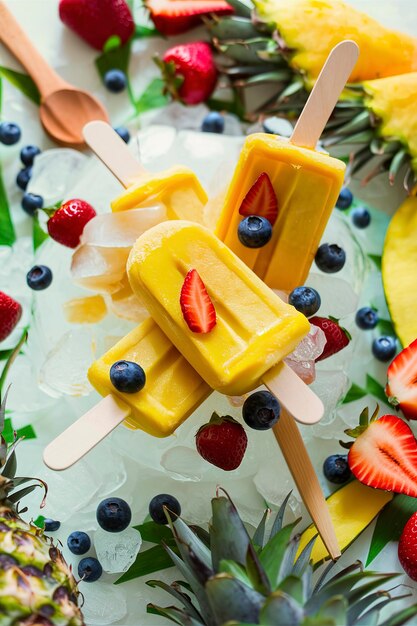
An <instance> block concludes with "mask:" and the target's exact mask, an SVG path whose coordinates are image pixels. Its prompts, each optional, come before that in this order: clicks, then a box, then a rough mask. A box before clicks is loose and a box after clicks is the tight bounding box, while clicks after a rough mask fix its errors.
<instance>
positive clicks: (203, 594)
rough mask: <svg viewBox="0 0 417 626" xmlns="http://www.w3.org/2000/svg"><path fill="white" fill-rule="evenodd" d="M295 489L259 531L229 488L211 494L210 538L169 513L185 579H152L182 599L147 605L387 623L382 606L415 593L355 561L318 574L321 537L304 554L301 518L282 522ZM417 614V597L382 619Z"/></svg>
mask: <svg viewBox="0 0 417 626" xmlns="http://www.w3.org/2000/svg"><path fill="white" fill-rule="evenodd" d="M289 495H290V494H289ZM289 495H288V497H287V498H286V499H285V501H284V502H283V504H282V506H281V508H280V510H279V511H278V513H277V514H276V516H275V519H274V521H273V523H272V526H271V530H270V531H269V532H267V528H268V527H269V526H270V524H268V519H269V517H270V512H269V511H266V512H265V513H264V515H263V517H262V519H261V521H260V523H259V525H258V527H257V529H256V530H255V532H254V533H253V535H252V536H250V534H249V532H248V530H247V528H246V526H245V525H244V523H243V521H242V520H241V518H240V516H239V514H238V511H237V509H236V507H235V506H234V504H233V502H232V500H231V499H230V497H229V496H228V495H227V494H226V493H225V494H224V495H217V496H216V497H215V498H214V499H213V500H212V519H211V522H210V524H209V541H207V538H206V537H205V536H204V535H203V537H204V539H205V540H204V541H203V540H202V539H201V538H200V537H199V536H198V535H197V533H196V532H195V530H193V529H192V528H191V527H189V526H188V525H187V524H186V523H185V522H184V521H183V520H182V519H181V518H177V519H175V520H172V519H170V522H169V526H170V528H171V531H172V535H173V538H174V541H175V545H174V544H171V545H168V543H167V544H165V549H166V551H167V553H168V555H169V556H170V557H171V559H172V561H173V563H174V565H176V566H177V568H178V569H179V571H180V573H181V576H182V577H183V578H184V581H176V582H174V583H172V584H171V585H168V584H167V583H164V582H160V581H156V580H150V581H148V583H147V584H148V585H149V586H151V587H159V588H161V589H163V590H165V591H166V592H167V593H168V594H169V595H170V596H171V597H172V598H173V600H174V602H175V604H172V605H170V606H166V607H162V606H157V605H155V604H149V605H148V612H149V613H152V614H154V615H158V616H160V617H163V618H165V619H166V620H168V621H171V622H174V623H176V624H180V625H182V626H255V625H258V624H259V625H263V626H282V625H283V624H285V625H290V626H364V625H369V624H374V625H375V626H377V625H378V624H380V625H381V626H382V623H381V622H380V621H379V613H380V611H381V609H382V608H383V607H384V606H386V605H387V604H389V603H391V602H394V601H396V600H399V599H403V598H404V597H407V596H408V595H409V594H406V595H392V593H391V591H392V590H388V591H386V590H385V591H381V590H380V589H379V588H380V586H381V584H383V583H387V582H389V581H391V580H393V579H394V578H395V577H396V576H397V575H398V574H395V573H394V574H392V573H388V574H386V573H381V572H374V571H366V570H364V569H363V566H362V564H361V563H360V562H356V563H354V564H352V565H350V566H348V567H346V568H344V569H342V570H341V571H339V572H338V573H337V574H335V575H333V576H332V575H331V574H332V571H331V570H332V568H333V567H334V565H335V563H331V564H330V566H327V567H326V568H325V569H324V571H321V572H319V574H318V578H317V576H316V575H313V568H312V566H311V563H310V556H311V551H312V549H313V545H314V542H315V539H316V538H315V537H314V538H313V539H312V540H311V541H310V542H309V543H308V544H307V545H306V546H305V548H304V549H303V550H302V551H301V552H300V553H299V554H298V547H299V543H300V536H299V535H298V534H294V528H295V527H296V525H297V524H298V522H299V520H296V521H294V522H292V523H290V524H286V525H284V524H283V519H284V515H285V511H286V505H287V502H288V498H289ZM166 514H167V516H168V517H169V511H166ZM313 578H317V580H315V582H313ZM415 615H417V605H413V606H412V607H409V608H407V609H405V610H404V611H400V612H399V613H396V614H395V615H394V616H393V618H392V619H391V620H388V621H385V622H383V624H384V626H394V624H405V623H406V622H407V621H409V620H410V619H411V618H412V617H414V616H415Z"/></svg>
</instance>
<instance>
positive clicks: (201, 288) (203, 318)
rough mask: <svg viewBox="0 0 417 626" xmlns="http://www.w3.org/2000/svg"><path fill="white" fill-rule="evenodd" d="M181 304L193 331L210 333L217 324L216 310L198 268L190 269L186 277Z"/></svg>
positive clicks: (185, 317)
mask: <svg viewBox="0 0 417 626" xmlns="http://www.w3.org/2000/svg"><path fill="white" fill-rule="evenodd" d="M180 305H181V310H182V314H183V316H184V319H185V321H186V322H187V325H188V327H189V329H190V330H192V331H193V333H209V332H210V331H211V330H212V329H213V328H214V326H215V325H216V310H215V308H214V305H213V303H212V301H211V299H210V296H209V295H208V293H207V289H206V287H205V285H204V283H203V281H202V280H201V278H200V275H199V273H198V272H197V270H190V271H189V272H188V274H187V275H186V277H185V279H184V284H183V286H182V289H181V295H180Z"/></svg>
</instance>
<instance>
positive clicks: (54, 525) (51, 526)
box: [43, 517, 61, 533]
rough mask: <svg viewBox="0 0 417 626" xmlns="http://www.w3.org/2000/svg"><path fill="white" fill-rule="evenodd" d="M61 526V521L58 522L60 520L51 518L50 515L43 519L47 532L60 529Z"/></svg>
mask: <svg viewBox="0 0 417 626" xmlns="http://www.w3.org/2000/svg"><path fill="white" fill-rule="evenodd" d="M60 526H61V522H58V520H54V519H50V518H49V517H47V518H45V519H44V520H43V527H44V530H46V532H47V533H53V532H54V531H55V530H58V528H59V527H60Z"/></svg>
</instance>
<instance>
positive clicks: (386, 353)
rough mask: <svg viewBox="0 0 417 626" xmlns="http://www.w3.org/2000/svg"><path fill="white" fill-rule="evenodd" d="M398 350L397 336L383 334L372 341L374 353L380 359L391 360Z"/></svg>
mask: <svg viewBox="0 0 417 626" xmlns="http://www.w3.org/2000/svg"><path fill="white" fill-rule="evenodd" d="M396 351H397V341H396V339H395V337H390V336H389V335H382V336H381V337H377V338H376V339H374V340H373V342H372V354H373V355H374V357H375V358H376V359H378V361H383V362H384V363H386V362H388V361H391V359H393V358H394V356H395V353H396Z"/></svg>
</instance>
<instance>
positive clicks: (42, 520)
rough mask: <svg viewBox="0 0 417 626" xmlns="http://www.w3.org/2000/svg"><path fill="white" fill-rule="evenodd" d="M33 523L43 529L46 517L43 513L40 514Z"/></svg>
mask: <svg viewBox="0 0 417 626" xmlns="http://www.w3.org/2000/svg"><path fill="white" fill-rule="evenodd" d="M33 524H35V526H37V527H38V528H40V529H42V530H43V529H44V527H45V517H44V516H43V515H38V517H37V518H36V519H35V520H34V521H33Z"/></svg>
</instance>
